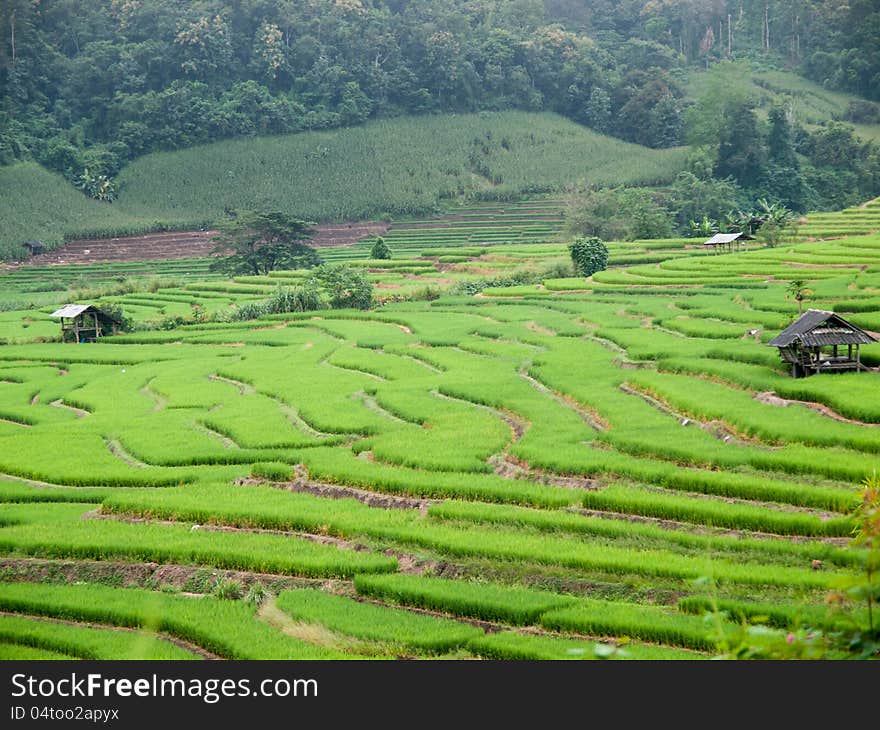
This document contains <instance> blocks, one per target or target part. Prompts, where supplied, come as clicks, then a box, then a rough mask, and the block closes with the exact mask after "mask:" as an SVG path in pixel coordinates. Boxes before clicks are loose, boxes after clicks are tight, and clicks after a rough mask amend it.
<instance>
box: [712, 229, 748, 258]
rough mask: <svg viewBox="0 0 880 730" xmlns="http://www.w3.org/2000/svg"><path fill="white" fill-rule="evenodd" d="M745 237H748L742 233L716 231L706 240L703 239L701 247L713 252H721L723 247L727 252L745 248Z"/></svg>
mask: <svg viewBox="0 0 880 730" xmlns="http://www.w3.org/2000/svg"><path fill="white" fill-rule="evenodd" d="M747 238H749V237H748V236H746V235H745V234H743V233H716V234H715V235H714V236H712V238H710V239H709V240H708V241H703V247H704V248H705V249H706V250H707V251H708V250H710V249H711V250H712V251H714V252H715V253H718V252H719V251H722V252H723V251H724V250H725V249H726V250H727V251H728V252H730V251H734V250H737V251H738V250H740V249H743V248H745V246H746V239H747Z"/></svg>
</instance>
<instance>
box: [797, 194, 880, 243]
mask: <svg viewBox="0 0 880 730" xmlns="http://www.w3.org/2000/svg"><path fill="white" fill-rule="evenodd" d="M877 232H880V198H876V199H874V200H870V201H868V202H867V203H864V204H862V205H858V206H854V207H852V208H847V209H845V210H841V211H839V212H836V213H810V214H809V215H808V216H807V217H806V218H805V219H804V221H803V222H802V223H801V225H800V226H799V228H798V233H799V234H800V235H801V236H804V237H807V238H840V237H842V236H853V235H860V234H866V233H877Z"/></svg>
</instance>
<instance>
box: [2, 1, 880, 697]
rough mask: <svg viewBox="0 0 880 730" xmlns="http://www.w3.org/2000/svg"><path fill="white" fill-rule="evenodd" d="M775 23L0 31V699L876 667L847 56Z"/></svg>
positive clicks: (620, 16)
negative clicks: (337, 670) (509, 666)
mask: <svg viewBox="0 0 880 730" xmlns="http://www.w3.org/2000/svg"><path fill="white" fill-rule="evenodd" d="M697 5H699V4H697ZM753 5H754V7H753ZM758 5H760V8H759V7H758ZM783 5H784V7H783ZM797 5H798V7H801V6H803V7H802V11H799V12H798V13H796V16H797V17H796V18H795V15H791V13H794V11H791V12H790V10H791V9H790V8H789V4H780V3H765V4H742V3H735V2H718V3H709V4H705V7H703V6H700V7H699V8H697V7H696V5H695V6H694V8H693V13H689V12H687V11H686V10H685V9H683V8H682V7H679V6H678V5H676V4H669V3H643V4H638V3H637V4H635V5H633V8H636V9H635V10H634V9H633V8H630V7H629V5H627V6H626V7H623V6H620V5H615V4H608V3H581V4H577V3H558V2H544V3H531V2H526V3H505V2H493V1H491V0H488V1H487V2H485V3H472V2H463V1H462V0H442V1H440V2H432V3H397V2H390V1H388V2H386V1H385V0H374V1H371V2H367V0H363V1H361V0H345V1H343V0H316V1H315V2H310V3H283V2H274V1H272V2H263V3H241V2H237V1H236V2H232V1H227V2H220V0H208V1H207V2H204V3H197V4H185V3H184V4H180V3H167V2H164V0H138V1H137V2H112V3H85V2H77V1H75V2H72V3H70V2H66V3H65V2H61V0H43V2H41V3H30V2H25V0H12V2H11V3H9V4H8V7H4V8H2V9H0V27H3V28H4V29H9V30H10V33H8V34H7V35H6V36H2V37H0V98H2V101H3V103H2V105H0V256H2V259H3V262H2V263H0V659H3V660H6V661H8V662H25V661H27V660H33V659H39V660H42V659H55V660H65V659H86V660H98V661H101V662H109V661H112V660H119V659H150V660H164V661H167V662H175V663H176V662H181V664H180V666H193V667H197V666H201V665H200V664H199V662H200V661H202V660H217V659H227V660H247V661H248V662H250V661H255V660H266V659H271V660H341V659H345V660H348V659H360V660H363V659H366V660H370V663H371V664H372V663H373V660H397V659H408V660H409V659H411V660H437V659H444V660H447V659H448V660H454V661H456V662H459V661H465V660H468V661H470V660H505V661H520V660H572V661H579V660H611V661H630V660H635V661H648V662H655V661H665V660H677V661H685V662H691V661H702V660H707V659H713V658H721V659H765V660H766V659H771V660H781V659H795V660H832V659H871V658H877V656H878V651H880V615H878V611H877V605H876V604H877V601H878V600H880V584H878V575H880V570H878V568H880V529H878V521H877V520H878V518H877V516H878V514H880V512H878V510H880V476H878V465H880V344H878V340H880V197H878V196H880V151H878V148H877V146H876V142H875V141H874V140H875V139H877V138H878V136H880V106H878V104H877V101H878V97H877V86H876V84H874V83H873V82H869V81H866V80H865V79H866V78H868V77H870V78H871V79H875V80H876V78H880V76H878V74H880V69H878V68H877V67H876V66H877V59H876V57H875V56H876V54H874V55H871V54H869V53H868V52H867V51H866V50H865V49H869V48H870V44H871V39H870V38H867V37H865V32H866V31H864V30H863V29H864V28H876V27H878V26H877V24H878V23H880V13H878V12H877V10H876V9H874V8H873V6H871V4H870V3H858V2H852V3H850V4H849V5H847V6H846V7H844V6H840V7H839V8H837V10H836V11H834V12H832V10H833V9H830V4H828V3H822V2H818V0H805V1H804V2H802V3H799V4H797ZM581 6H583V8H581ZM637 10H638V12H637ZM790 15H791V17H789V16H790ZM4 33H6V30H4ZM13 34H14V38H15V40H14V42H13V40H12V36H13ZM868 35H869V36H870V33H868ZM854 56H859V57H861V58H863V65H859V66H858V67H856V66H853V65H852V64H851V60H852V58H853V57H854ZM36 69H42V71H40V72H39V73H38V72H37V70H36ZM182 662H193V663H192V664H190V665H184V664H182ZM383 664H388V665H394V664H395V663H394V662H393V661H392V662H383ZM483 664H490V663H489V662H483ZM10 666H12V665H11V664H10ZM151 666H152V665H151ZM175 666H177V664H175ZM205 666H214V665H205ZM216 666H219V665H216ZM279 666H280V665H279ZM345 666H350V665H348V664H346V665H345ZM352 666H353V665H352ZM376 666H380V665H378V664H376ZM468 666H475V665H468ZM541 666H542V667H543V666H546V665H543V664H542V665H541ZM564 666H565V667H566V668H568V667H574V666H582V667H586V666H589V665H574V664H566V665H564ZM108 676H109V674H108ZM160 676H161V675H160ZM221 704H222V703H221ZM255 704H256V703H254V705H255Z"/></svg>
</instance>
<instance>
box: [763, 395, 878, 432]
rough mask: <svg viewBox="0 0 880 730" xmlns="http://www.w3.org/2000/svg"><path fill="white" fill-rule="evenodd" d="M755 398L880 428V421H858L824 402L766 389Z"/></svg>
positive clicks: (783, 406) (768, 402) (772, 404)
mask: <svg viewBox="0 0 880 730" xmlns="http://www.w3.org/2000/svg"><path fill="white" fill-rule="evenodd" d="M755 400H757V401H760V402H761V403H766V404H767V405H768V406H779V407H781V408H785V407H786V406H790V405H792V404H794V405H799V406H805V407H807V408H809V409H810V410H811V411H815V412H816V413H820V414H821V415H823V416H826V417H827V418H831V419H833V420H835V421H840V422H841V423H854V424H855V425H857V426H867V427H869V428H880V423H867V422H865V421H857V420H855V419H853V418H847V417H846V416H843V415H841V414H840V413H838V412H837V411H835V410H833V409H831V408H829V407H828V406H826V405H824V404H823V403H814V402H812V401H806V400H792V399H790V398H782V397H780V396H778V395H777V394H776V393H774V392H773V391H772V390H770V391H766V392H764V393H758V394H757V395H755Z"/></svg>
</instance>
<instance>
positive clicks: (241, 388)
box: [208, 373, 257, 395]
mask: <svg viewBox="0 0 880 730" xmlns="http://www.w3.org/2000/svg"><path fill="white" fill-rule="evenodd" d="M208 380H216V381H219V382H221V383H227V384H229V385H233V386H235V387H236V388H238V392H239V393H241V395H254V394H255V393H256V392H257V389H256V388H254V386H253V385H251V384H250V383H245V382H244V381H242V380H233V379H232V378H226V377H223V376H222V375H217V373H212V374H211V375H209V376H208Z"/></svg>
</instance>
